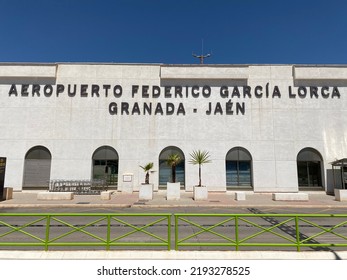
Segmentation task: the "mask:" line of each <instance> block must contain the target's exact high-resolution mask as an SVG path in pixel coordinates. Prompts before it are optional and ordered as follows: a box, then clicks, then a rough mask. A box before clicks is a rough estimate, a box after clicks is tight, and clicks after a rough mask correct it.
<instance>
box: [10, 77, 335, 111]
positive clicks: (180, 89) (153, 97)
mask: <svg viewBox="0 0 347 280" xmlns="http://www.w3.org/2000/svg"><path fill="white" fill-rule="evenodd" d="M8 95H9V97H20V96H21V97H32V98H38V97H40V98H50V97H52V96H55V97H61V96H62V95H66V96H68V97H70V98H76V97H81V98H102V97H103V98H109V99H113V100H111V101H110V103H109V106H108V111H109V113H110V115H186V112H187V106H186V101H188V100H198V99H203V100H206V105H205V107H204V108H203V109H202V108H198V107H194V108H191V106H190V107H189V109H190V110H192V112H193V113H201V112H202V114H205V115H244V114H245V113H246V103H245V100H247V99H252V98H255V99H270V98H271V99H281V98H282V97H283V96H284V95H286V96H287V97H288V98H289V99H296V98H298V99H333V98H337V99H339V98H340V97H341V95H340V90H339V88H338V87H337V86H319V87H318V86H298V87H294V86H291V85H289V86H286V87H280V86H278V85H270V83H266V84H264V85H256V86H248V85H247V86H226V85H222V86H219V87H212V86H210V85H204V86H198V85H196V86H158V85H130V86H127V87H124V88H123V86H122V85H119V84H116V85H110V84H91V85H89V84H56V85H51V84H47V85H39V84H21V85H16V84H12V85H11V86H10V88H9V91H8ZM215 95H217V97H218V99H219V101H216V98H213V101H212V100H211V99H212V98H211V97H212V96H213V97H215Z"/></svg>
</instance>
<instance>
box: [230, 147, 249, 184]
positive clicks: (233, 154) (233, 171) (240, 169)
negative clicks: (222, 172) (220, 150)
mask: <svg viewBox="0 0 347 280" xmlns="http://www.w3.org/2000/svg"><path fill="white" fill-rule="evenodd" d="M225 164H226V183H227V188H228V187H229V189H232V188H235V187H239V188H250V187H252V156H251V154H250V153H249V152H248V151H247V150H246V149H244V148H241V147H236V148H233V149H231V150H230V151H229V152H228V153H227V156H226V160H225Z"/></svg>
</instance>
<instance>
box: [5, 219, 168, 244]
mask: <svg viewBox="0 0 347 280" xmlns="http://www.w3.org/2000/svg"><path fill="white" fill-rule="evenodd" d="M171 216H172V215H171V214H128V213H127V214H123V213H122V214H101V213H100V214H99V213H95V214H94V213H93V214H90V213H87V214H81V213H78V214H70V213H69V214H65V213H63V214H61V213H59V214H37V213H34V214H27V213H0V248H1V247H5V246H7V247H12V246H16V247H43V248H44V249H45V250H48V249H49V248H52V247H64V246H65V247H69V248H71V247H82V246H83V247H89V246H92V247H100V248H103V249H106V250H110V249H111V248H112V247H136V248H138V247H164V248H166V249H167V250H170V248H171V247H170V243H171ZM82 219H83V222H82V223H81V220H82ZM144 220H145V221H144ZM163 227H164V229H165V230H164V231H163V230H161V229H162V228H163ZM158 229H159V230H158Z"/></svg>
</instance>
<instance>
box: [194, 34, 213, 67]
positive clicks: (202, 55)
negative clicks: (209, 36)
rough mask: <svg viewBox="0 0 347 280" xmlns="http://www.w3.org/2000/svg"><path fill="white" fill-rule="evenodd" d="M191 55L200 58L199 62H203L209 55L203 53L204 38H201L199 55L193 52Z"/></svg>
mask: <svg viewBox="0 0 347 280" xmlns="http://www.w3.org/2000/svg"><path fill="white" fill-rule="evenodd" d="M192 55H193V56H194V57H196V58H198V59H200V64H204V59H205V58H207V57H210V56H211V54H210V53H208V54H204V39H201V55H196V54H195V53H192Z"/></svg>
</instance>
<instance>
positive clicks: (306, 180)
mask: <svg viewBox="0 0 347 280" xmlns="http://www.w3.org/2000/svg"><path fill="white" fill-rule="evenodd" d="M322 162H323V160H322V156H321V155H320V153H319V152H318V151H316V150H315V149H313V148H305V149H302V150H301V151H300V152H299V153H298V156H297V170H298V185H299V188H300V189H305V190H307V189H313V190H314V189H319V190H321V189H322V188H323V184H322V181H323V180H322Z"/></svg>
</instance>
